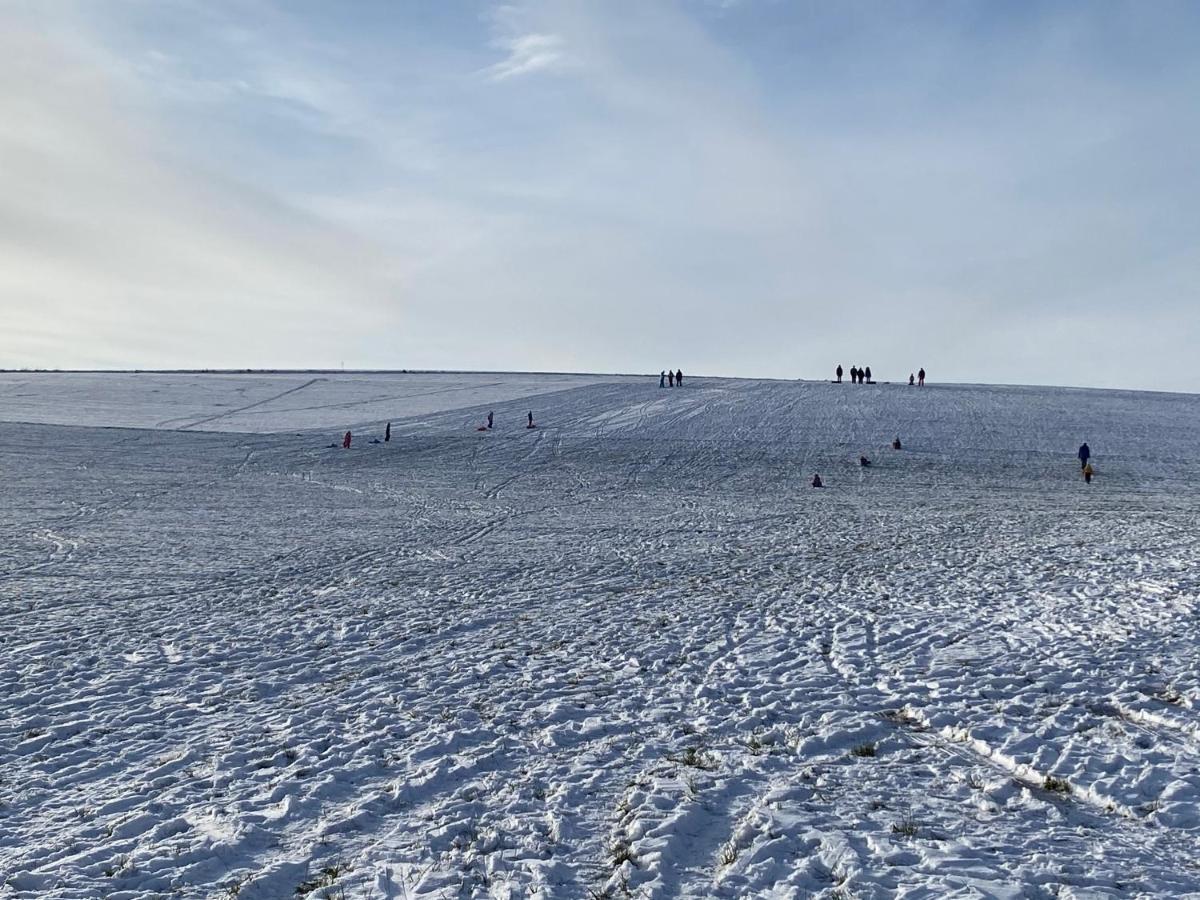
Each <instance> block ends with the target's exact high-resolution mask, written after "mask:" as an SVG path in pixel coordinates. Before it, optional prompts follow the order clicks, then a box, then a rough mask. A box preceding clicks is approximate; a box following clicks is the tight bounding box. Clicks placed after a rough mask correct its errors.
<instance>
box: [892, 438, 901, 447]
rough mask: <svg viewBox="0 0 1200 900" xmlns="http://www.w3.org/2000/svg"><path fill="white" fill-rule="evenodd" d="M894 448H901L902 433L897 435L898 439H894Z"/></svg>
mask: <svg viewBox="0 0 1200 900" xmlns="http://www.w3.org/2000/svg"><path fill="white" fill-rule="evenodd" d="M892 449H893V450H899V449H900V435H896V439H895V440H894V441H892Z"/></svg>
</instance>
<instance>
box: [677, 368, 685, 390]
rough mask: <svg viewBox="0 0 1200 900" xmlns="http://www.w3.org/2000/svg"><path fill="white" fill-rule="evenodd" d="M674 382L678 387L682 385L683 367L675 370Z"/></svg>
mask: <svg viewBox="0 0 1200 900" xmlns="http://www.w3.org/2000/svg"><path fill="white" fill-rule="evenodd" d="M675 383H676V384H677V385H679V387H683V369H676V370H675Z"/></svg>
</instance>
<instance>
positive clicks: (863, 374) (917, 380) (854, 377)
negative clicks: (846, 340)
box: [833, 363, 925, 387]
mask: <svg viewBox="0 0 1200 900" xmlns="http://www.w3.org/2000/svg"><path fill="white" fill-rule="evenodd" d="M833 371H834V374H835V375H836V376H837V378H836V379H835V383H837V384H841V383H842V375H843V374H845V373H844V372H843V371H842V364H841V363H838V367H837V368H836V369H834V370H833ZM850 381H851V383H852V384H874V383H875V382H874V380H873V379H872V378H871V367H870V366H867V367H866V368H864V369H860V368H859V367H858V366H851V367H850ZM908 383H909V385H914V384H916V385H919V386H920V387H925V370H924V369H918V370H917V374H916V375H913V374H912V373H911V372H910V373H909V375H908Z"/></svg>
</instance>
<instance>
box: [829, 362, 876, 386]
mask: <svg viewBox="0 0 1200 900" xmlns="http://www.w3.org/2000/svg"><path fill="white" fill-rule="evenodd" d="M834 374H835V375H837V383H838V384H841V383H842V374H843V373H842V364H841V363H838V367H837V368H836V369H835V370H834ZM850 382H851V383H852V384H874V383H875V382H874V381H873V380H872V379H871V367H870V366H867V367H866V368H865V369H860V368H859V367H858V366H851V367H850Z"/></svg>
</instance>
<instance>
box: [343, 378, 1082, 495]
mask: <svg viewBox="0 0 1200 900" xmlns="http://www.w3.org/2000/svg"><path fill="white" fill-rule="evenodd" d="M842 374H843V373H842V367H841V365H839V366H838V367H837V380H838V382H841V380H842ZM850 378H851V380H852V381H854V382H855V383H858V384H873V383H874V382H872V381H871V367H870V366H867V367H866V368H865V369H859V368H858V367H857V366H851V367H850ZM914 382H915V383H917V384H919V385H920V386H922V387H924V385H925V370H924V369H923V368H922V369H921V370H920V371H918V372H917V374H916V376H915V378H914V376H913V375H909V376H908V383H909V384H910V385H911V384H914ZM668 385H669V386H670V387H682V386H683V371H682V370H676V371H675V372H670V371H664V372H662V373H660V375H659V379H658V386H659V387H667V386H668ZM494 424H495V413H494V412H493V411H489V412H488V414H487V421H486V423H485V424H483V425H480V426H479V428H478V429H476V430H478V431H491V430H492V427H493V425H494ZM525 427H526V428H537V425H535V424H534V422H533V410H530V411H529V412H528V413H527V414H526V425H525ZM391 439H392V423H391V422H388V423H387V427H386V428H385V429H384V432H383V441H384V442H385V443H386V442H389V441H391ZM352 440H353V435H352V434H351V433H350V432H349V431H347V432H346V434H345V435H344V436H343V437H342V449H344V450H349V449H350V443H351V441H352ZM371 443H373V444H378V443H380V441H379V439H378V438H376V439H375V440H373V441H371ZM331 446H336V444H334V445H331ZM902 448H903V445H902V444H901V443H900V436H899V435H896V437H895V438H894V439H893V440H892V449H893V450H900V449H902ZM1075 455H1076V457H1077V458H1078V460H1079V467H1080V469H1081V470H1082V472H1083V480H1084V481H1085V482H1087V483H1088V484H1091V483H1092V476H1093V475H1095V469H1094V468H1092V461H1091V460H1092V448H1091V447H1089V446H1088V445H1087V442H1086V441H1084V442H1083V443H1082V444H1080V446H1079V450H1078V452H1077V453H1076V454H1075ZM858 464H859V466H861V467H862V468H864V469H865V468H868V467H869V466H870V465H871V460H870V459H868V458H867V456H866V454H865V453H864V454H860V455H859V457H858ZM812 486H813V487H815V488H820V487H824V486H825V484H824V482H822V481H821V476H820V475H818V474H816V473H814V474H813V477H812Z"/></svg>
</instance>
